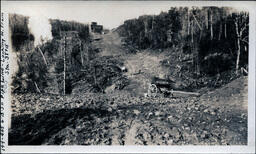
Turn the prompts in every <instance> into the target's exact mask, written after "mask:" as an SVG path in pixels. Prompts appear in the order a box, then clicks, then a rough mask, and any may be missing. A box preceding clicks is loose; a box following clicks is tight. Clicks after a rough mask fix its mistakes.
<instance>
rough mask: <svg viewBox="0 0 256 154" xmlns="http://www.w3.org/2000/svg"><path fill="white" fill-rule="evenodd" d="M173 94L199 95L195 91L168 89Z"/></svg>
mask: <svg viewBox="0 0 256 154" xmlns="http://www.w3.org/2000/svg"><path fill="white" fill-rule="evenodd" d="M169 92H170V93H171V94H172V95H173V96H187V95H190V96H200V94H199V93H195V92H186V91H176V90H172V91H169Z"/></svg>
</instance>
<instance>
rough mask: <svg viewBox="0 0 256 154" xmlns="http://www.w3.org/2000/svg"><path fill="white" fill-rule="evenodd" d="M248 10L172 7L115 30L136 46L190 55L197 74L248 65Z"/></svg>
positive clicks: (128, 21)
mask: <svg viewBox="0 0 256 154" xmlns="http://www.w3.org/2000/svg"><path fill="white" fill-rule="evenodd" d="M248 25H249V13H248V12H246V11H236V10H235V9H232V8H228V7H202V8H199V7H191V8H188V7H179V8H177V7H171V8H170V9H169V11H168V12H161V13H160V14H159V15H143V16H140V17H138V18H136V19H130V20H126V21H125V22H124V24H122V25H121V26H120V27H118V29H117V31H118V32H119V34H120V35H121V36H123V37H124V41H125V43H126V44H127V45H132V46H134V47H135V48H137V49H149V48H150V49H170V52H175V51H177V50H172V49H173V48H178V49H179V50H178V51H182V52H183V53H187V54H190V56H191V57H192V58H193V59H194V60H193V61H194V64H193V66H192V67H195V69H194V70H195V71H196V72H197V73H198V74H207V75H215V74H218V73H221V72H224V71H228V70H234V71H236V73H237V74H238V71H239V69H240V68H241V67H243V68H247V67H248V46H249V43H248V42H249V41H248V40H249V39H248V36H249V26H248Z"/></svg>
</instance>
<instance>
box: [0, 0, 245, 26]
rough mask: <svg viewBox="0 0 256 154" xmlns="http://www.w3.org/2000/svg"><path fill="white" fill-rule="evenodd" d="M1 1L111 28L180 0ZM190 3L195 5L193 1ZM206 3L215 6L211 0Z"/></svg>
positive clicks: (31, 12) (25, 11) (15, 9)
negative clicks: (173, 0) (172, 0)
mask: <svg viewBox="0 0 256 154" xmlns="http://www.w3.org/2000/svg"><path fill="white" fill-rule="evenodd" d="M1 3H2V4H3V7H2V10H4V11H6V12H8V13H18V14H22V15H26V16H33V17H34V18H42V17H43V18H51V19H62V20H73V21H78V22H81V23H89V22H92V21H96V22H98V23H99V24H102V25H103V26H104V27H105V28H108V29H112V28H116V27H118V26H119V25H121V24H122V23H123V22H124V21H125V20H127V19H132V18H137V17H139V16H140V15H145V14H146V15H154V14H155V15H157V14H159V13H160V12H161V11H168V10H169V8H170V7H172V6H177V2H176V3H174V2H171V1H123V2H121V1H98V2H96V1H76V2H70V1H55V2H54V1H42V2H40V1H27V2H26V1H24V2H20V1H19V2H18V1H12V2H7V1H4V2H2V1H1ZM189 3H190V5H191V2H189ZM189 3H188V2H179V3H178V5H182V6H183V5H186V4H189ZM201 3H202V2H201ZM201 3H197V4H196V3H195V2H193V3H192V4H196V5H200V4H201ZM202 4H204V5H211V3H209V2H206V3H202ZM202 4H201V5H202ZM213 4H215V3H213ZM218 4H221V3H220V2H219V3H218ZM236 4H237V6H242V5H243V4H241V3H240V4H239V3H236ZM232 5H235V3H232ZM247 6H248V5H247Z"/></svg>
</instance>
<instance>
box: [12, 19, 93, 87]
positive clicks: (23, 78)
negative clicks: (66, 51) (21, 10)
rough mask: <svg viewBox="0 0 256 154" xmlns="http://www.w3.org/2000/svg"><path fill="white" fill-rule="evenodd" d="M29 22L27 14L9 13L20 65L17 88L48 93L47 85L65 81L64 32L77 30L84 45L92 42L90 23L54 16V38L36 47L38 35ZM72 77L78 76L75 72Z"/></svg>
mask: <svg viewBox="0 0 256 154" xmlns="http://www.w3.org/2000/svg"><path fill="white" fill-rule="evenodd" d="M28 24H29V17H27V16H23V15H18V14H10V15H9V27H10V33H11V42H12V48H13V51H14V52H15V53H16V56H17V64H18V70H17V72H16V74H15V75H14V76H13V82H12V85H13V87H14V89H13V90H14V91H15V92H28V91H29V92H45V88H47V87H49V84H51V83H52V81H53V80H57V82H62V81H63V79H62V76H61V75H60V74H61V73H62V72H63V69H62V67H63V53H61V50H60V49H61V46H63V44H61V39H62V38H61V36H60V33H61V32H63V31H76V32H77V33H78V37H79V39H80V40H81V46H82V47H84V45H86V44H88V42H89V41H90V35H89V26H88V25H87V24H82V23H78V22H74V21H64V20H58V19H50V24H51V28H52V29H51V32H52V36H53V39H52V40H43V39H42V40H41V43H40V44H39V45H37V46H34V35H33V34H32V33H31V31H30V29H29V27H28ZM73 48H74V50H75V51H76V50H79V52H82V51H80V50H82V49H80V48H78V47H77V46H74V47H73ZM77 48H78V49H77ZM83 51H84V49H83ZM60 69H61V70H60ZM53 70H54V72H55V73H56V75H55V76H51V75H49V72H52V71H53ZM71 76H72V77H70V78H74V75H71ZM58 84H61V83H58ZM58 87H61V86H58ZM59 89H60V90H61V88H59Z"/></svg>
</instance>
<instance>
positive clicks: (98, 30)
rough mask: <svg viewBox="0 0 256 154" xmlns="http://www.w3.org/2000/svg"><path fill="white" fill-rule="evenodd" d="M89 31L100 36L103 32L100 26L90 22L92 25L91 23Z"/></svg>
mask: <svg viewBox="0 0 256 154" xmlns="http://www.w3.org/2000/svg"><path fill="white" fill-rule="evenodd" d="M91 31H92V32H93V33H99V34H102V32H103V26H102V25H98V24H97V22H92V23H91Z"/></svg>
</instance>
